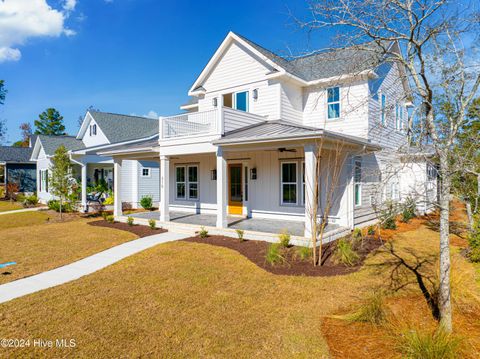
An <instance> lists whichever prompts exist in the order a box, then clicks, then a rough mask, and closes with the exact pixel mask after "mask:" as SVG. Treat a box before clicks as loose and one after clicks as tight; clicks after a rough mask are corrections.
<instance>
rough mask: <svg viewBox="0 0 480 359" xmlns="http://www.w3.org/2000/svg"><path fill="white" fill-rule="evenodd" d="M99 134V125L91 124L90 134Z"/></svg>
mask: <svg viewBox="0 0 480 359" xmlns="http://www.w3.org/2000/svg"><path fill="white" fill-rule="evenodd" d="M96 134H97V125H96V124H93V125H90V136H95V135H96Z"/></svg>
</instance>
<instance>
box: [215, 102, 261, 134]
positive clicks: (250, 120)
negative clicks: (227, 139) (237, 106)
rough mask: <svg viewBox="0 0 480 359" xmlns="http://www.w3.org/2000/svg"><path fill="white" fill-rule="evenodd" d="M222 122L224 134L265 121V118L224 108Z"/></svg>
mask: <svg viewBox="0 0 480 359" xmlns="http://www.w3.org/2000/svg"><path fill="white" fill-rule="evenodd" d="M223 116H224V117H223V120H224V123H225V132H229V131H233V130H236V129H239V128H242V127H247V126H251V125H255V124H257V123H261V122H264V121H265V117H263V116H258V115H255V114H253V113H248V112H244V111H238V110H233V109H230V108H226V107H225V108H224V113H223Z"/></svg>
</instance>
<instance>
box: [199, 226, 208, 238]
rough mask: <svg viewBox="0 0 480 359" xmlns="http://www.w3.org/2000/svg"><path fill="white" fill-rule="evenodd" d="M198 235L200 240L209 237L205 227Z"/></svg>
mask: <svg viewBox="0 0 480 359" xmlns="http://www.w3.org/2000/svg"><path fill="white" fill-rule="evenodd" d="M198 235H199V236H200V238H202V239H204V238H207V237H208V231H207V230H206V229H205V227H203V226H202V227H200V232H198Z"/></svg>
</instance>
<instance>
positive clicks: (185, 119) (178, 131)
mask: <svg viewBox="0 0 480 359" xmlns="http://www.w3.org/2000/svg"><path fill="white" fill-rule="evenodd" d="M217 111H218V110H210V111H203V112H191V113H185V114H181V115H177V116H171V117H164V118H162V119H160V131H161V133H160V135H161V138H172V137H183V136H192V135H201V134H210V133H211V134H215V133H217V130H218V126H217V123H218V115H217Z"/></svg>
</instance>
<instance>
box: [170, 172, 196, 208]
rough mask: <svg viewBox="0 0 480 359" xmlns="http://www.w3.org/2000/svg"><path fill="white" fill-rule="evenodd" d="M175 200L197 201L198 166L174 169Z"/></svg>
mask: <svg viewBox="0 0 480 359" xmlns="http://www.w3.org/2000/svg"><path fill="white" fill-rule="evenodd" d="M175 198H177V199H191V200H197V199H198V166H197V165H184V166H176V167H175Z"/></svg>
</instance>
